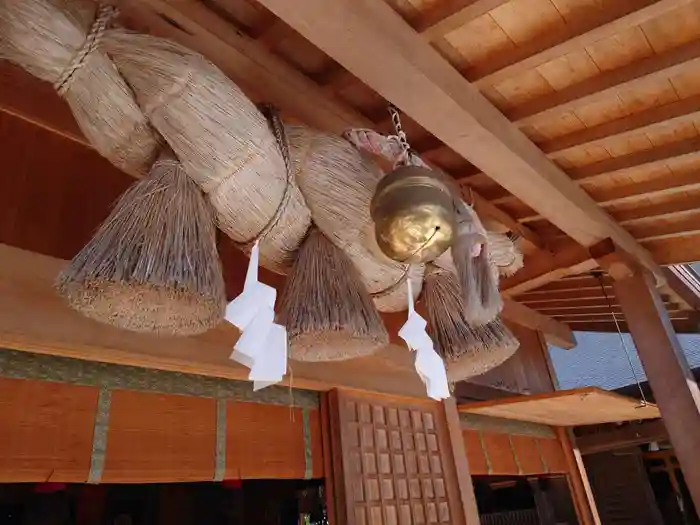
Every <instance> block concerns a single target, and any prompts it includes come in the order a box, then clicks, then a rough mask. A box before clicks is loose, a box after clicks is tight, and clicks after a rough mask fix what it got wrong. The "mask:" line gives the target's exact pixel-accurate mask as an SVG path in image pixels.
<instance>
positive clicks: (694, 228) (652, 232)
mask: <svg viewBox="0 0 700 525" xmlns="http://www.w3.org/2000/svg"><path fill="white" fill-rule="evenodd" d="M627 229H628V231H629V232H630V233H631V234H632V235H634V237H635V238H636V239H639V240H640V241H651V240H655V239H673V238H676V237H691V236H695V237H696V239H697V240H698V242H700V238H698V237H697V236H699V235H700V210H696V212H695V213H694V214H691V215H688V216H685V217H683V218H681V219H679V220H678V219H677V220H674V221H673V222H655V223H653V224H643V225H634V226H629V227H628V228H627Z"/></svg>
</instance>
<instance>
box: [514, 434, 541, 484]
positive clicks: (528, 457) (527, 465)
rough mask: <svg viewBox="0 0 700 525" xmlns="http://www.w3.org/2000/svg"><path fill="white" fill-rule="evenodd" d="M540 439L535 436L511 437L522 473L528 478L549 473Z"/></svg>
mask: <svg viewBox="0 0 700 525" xmlns="http://www.w3.org/2000/svg"><path fill="white" fill-rule="evenodd" d="M539 440H540V438H536V437H533V436H516V435H511V436H510V443H511V446H512V447H513V452H514V453H515V457H516V458H517V460H518V468H519V470H520V473H521V474H523V475H525V476H527V475H530V474H533V475H534V474H544V473H546V472H547V470H546V468H545V466H544V464H543V463H542V457H541V455H540V451H539V444H538V441H539Z"/></svg>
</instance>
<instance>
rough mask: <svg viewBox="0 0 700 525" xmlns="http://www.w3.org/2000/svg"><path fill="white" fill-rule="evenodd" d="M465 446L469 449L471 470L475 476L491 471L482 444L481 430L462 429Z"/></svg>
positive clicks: (468, 459) (468, 458)
mask: <svg viewBox="0 0 700 525" xmlns="http://www.w3.org/2000/svg"><path fill="white" fill-rule="evenodd" d="M462 434H463V436H464V446H465V447H466V451H467V461H468V462H469V471H470V473H471V474H472V475H473V476H476V475H480V474H488V473H489V462H488V460H487V459H486V454H484V448H483V446H482V445H481V432H479V431H478V430H462Z"/></svg>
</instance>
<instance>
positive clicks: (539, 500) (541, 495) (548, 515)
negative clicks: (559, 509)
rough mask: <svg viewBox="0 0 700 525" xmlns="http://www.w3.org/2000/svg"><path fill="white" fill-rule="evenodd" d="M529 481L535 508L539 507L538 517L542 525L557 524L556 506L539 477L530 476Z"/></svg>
mask: <svg viewBox="0 0 700 525" xmlns="http://www.w3.org/2000/svg"><path fill="white" fill-rule="evenodd" d="M527 481H528V483H529V484H530V488H531V489H532V497H533V498H534V500H535V508H536V509H537V517H538V518H539V520H540V525H556V518H555V516H554V508H552V504H551V503H550V501H549V496H548V495H547V493H546V492H545V491H543V490H542V487H541V486H540V480H539V479H538V478H529V479H528V480H527Z"/></svg>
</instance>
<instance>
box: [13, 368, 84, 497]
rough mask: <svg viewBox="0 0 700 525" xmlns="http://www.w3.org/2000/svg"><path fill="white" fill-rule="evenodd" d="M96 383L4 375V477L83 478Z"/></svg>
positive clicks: (72, 479) (62, 479) (72, 480)
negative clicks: (16, 377) (80, 384)
mask: <svg viewBox="0 0 700 525" xmlns="http://www.w3.org/2000/svg"><path fill="white" fill-rule="evenodd" d="M97 397H98V390H97V389H96V388H90V387H84V386H74V385H67V384H62V383H49V382H45V381H34V380H24V379H7V378H0V482H3V483H5V482H25V481H39V480H44V481H45V480H51V481H63V482H85V481H86V480H87V476H88V472H89V470H90V454H91V451H92V436H93V429H94V418H95V413H96V410H97Z"/></svg>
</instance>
